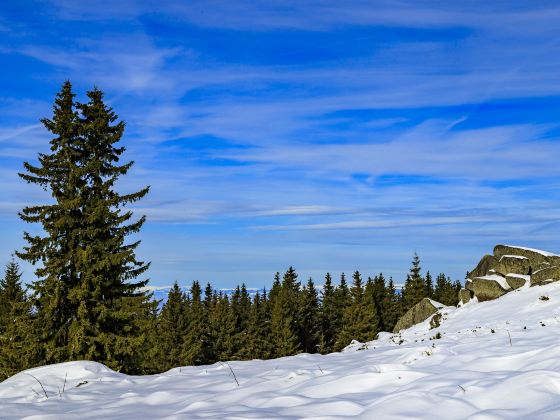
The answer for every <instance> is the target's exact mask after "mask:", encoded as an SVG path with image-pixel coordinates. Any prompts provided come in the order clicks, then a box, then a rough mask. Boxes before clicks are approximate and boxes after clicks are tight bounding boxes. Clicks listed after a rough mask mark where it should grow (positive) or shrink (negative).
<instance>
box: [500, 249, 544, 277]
mask: <svg viewBox="0 0 560 420" xmlns="http://www.w3.org/2000/svg"><path fill="white" fill-rule="evenodd" d="M504 255H517V256H520V257H526V258H527V259H528V260H530V261H531V263H532V264H537V263H541V262H549V261H548V256H552V254H550V253H547V252H544V251H540V252H539V251H538V250H536V249H529V248H523V247H516V246H509V245H496V246H495V247H494V257H496V258H497V259H498V261H499V260H500V258H502V257H503V256H504ZM506 274H507V273H506ZM519 274H523V273H519Z"/></svg>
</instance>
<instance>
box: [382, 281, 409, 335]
mask: <svg viewBox="0 0 560 420" xmlns="http://www.w3.org/2000/svg"><path fill="white" fill-rule="evenodd" d="M380 276H382V275H380ZM403 313H404V312H403V310H402V302H401V299H400V297H399V295H398V294H397V291H396V289H395V285H394V284H393V279H392V278H391V279H389V283H388V284H387V286H386V287H385V297H384V299H383V303H382V309H381V319H382V323H383V328H380V330H381V331H393V328H394V327H395V324H396V323H397V321H398V320H399V318H400V317H401V316H402V315H403Z"/></svg>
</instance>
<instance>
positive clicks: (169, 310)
mask: <svg viewBox="0 0 560 420" xmlns="http://www.w3.org/2000/svg"><path fill="white" fill-rule="evenodd" d="M186 329H187V299H186V296H185V294H184V292H183V291H182V290H181V288H180V287H179V285H178V284H177V282H175V284H173V287H172V288H171V290H170V291H169V293H168V295H167V302H165V305H163V308H162V310H161V313H160V315H159V317H158V322H157V332H158V333H157V342H156V346H157V349H158V351H157V365H158V368H159V370H160V371H165V370H169V369H171V368H173V367H175V366H181V365H182V364H183V360H182V358H181V349H182V346H183V337H184V335H185V331H186Z"/></svg>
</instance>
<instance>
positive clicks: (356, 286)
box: [336, 271, 379, 350]
mask: <svg viewBox="0 0 560 420" xmlns="http://www.w3.org/2000/svg"><path fill="white" fill-rule="evenodd" d="M352 280H353V281H352V287H351V289H350V298H351V302H350V305H349V306H348V307H346V309H345V311H344V315H343V326H342V331H341V332H340V335H339V337H338V338H337V342H336V348H337V349H338V350H341V349H342V348H344V347H345V346H347V345H348V344H350V342H351V341H352V340H358V341H360V342H366V341H370V340H373V339H374V338H375V336H376V335H377V332H378V328H379V326H378V325H379V321H378V318H377V307H376V305H375V301H374V298H373V292H372V290H370V291H369V292H368V293H365V291H364V288H363V285H362V277H361V275H360V273H359V272H358V271H356V272H355V273H354V275H353V276H352ZM370 284H371V286H373V283H372V282H370Z"/></svg>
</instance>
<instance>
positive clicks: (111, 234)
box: [68, 89, 149, 371]
mask: <svg viewBox="0 0 560 420" xmlns="http://www.w3.org/2000/svg"><path fill="white" fill-rule="evenodd" d="M87 96H88V98H89V102H87V103H82V104H78V106H77V107H78V109H79V111H80V119H79V125H80V139H81V142H80V143H81V144H80V146H81V162H80V173H81V179H82V180H83V181H84V182H85V185H84V186H83V187H82V188H81V189H80V201H81V203H80V204H81V210H82V220H83V223H82V225H83V226H82V230H81V236H80V247H79V249H78V258H77V269H78V272H79V274H80V275H79V284H78V285H77V286H76V287H74V288H72V289H71V290H70V291H69V294H68V299H69V301H70V303H71V305H72V306H73V307H76V306H77V308H78V310H77V312H76V314H75V316H74V317H73V319H72V322H71V324H70V328H69V345H70V349H69V350H70V352H69V353H70V357H72V358H75V359H91V360H97V361H100V362H103V363H106V364H107V365H109V366H110V367H112V368H114V369H118V370H124V371H131V370H132V369H135V366H130V364H129V363H128V362H129V361H131V360H135V358H136V357H135V356H134V353H135V352H136V351H137V349H139V348H140V346H141V345H142V344H143V342H144V340H145V335H144V332H143V331H141V330H140V329H139V328H138V326H137V325H135V319H136V317H137V315H138V311H139V310H140V311H142V306H143V305H148V302H149V299H148V296H147V294H146V293H144V292H141V291H140V288H141V287H143V286H145V285H146V284H147V280H140V281H135V280H136V279H137V278H138V277H139V276H140V275H142V274H143V273H144V272H145V271H146V270H147V269H148V267H149V263H145V262H143V261H139V260H137V258H136V255H135V250H136V248H137V247H138V245H139V243H140V241H135V242H132V243H126V238H127V237H128V236H129V235H131V234H135V233H138V232H139V231H140V229H141V227H142V225H143V224H144V222H145V217H144V216H142V217H140V219H138V220H136V221H132V222H131V221H130V220H131V218H132V216H133V214H132V212H131V211H130V210H127V211H124V210H123V208H124V207H125V206H126V205H127V204H130V203H134V202H136V201H138V200H140V199H141V198H142V197H144V196H145V195H146V194H147V193H148V191H149V187H145V188H143V189H141V190H139V191H136V192H133V193H129V194H120V193H118V192H117V191H116V189H115V183H116V182H117V181H118V179H119V178H120V177H121V176H124V175H126V174H127V172H128V171H129V170H130V168H131V167H132V165H133V163H134V162H127V163H124V164H119V160H120V159H121V156H122V154H123V153H124V151H125V148H124V147H122V146H118V145H117V143H118V142H119V141H120V140H121V138H122V135H123V133H124V127H125V124H124V122H122V121H120V122H117V120H118V116H117V115H116V114H115V112H114V111H113V110H112V109H111V108H110V107H108V106H107V105H106V104H105V103H104V101H103V93H102V92H101V91H100V90H98V89H93V90H91V91H89V92H87Z"/></svg>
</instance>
